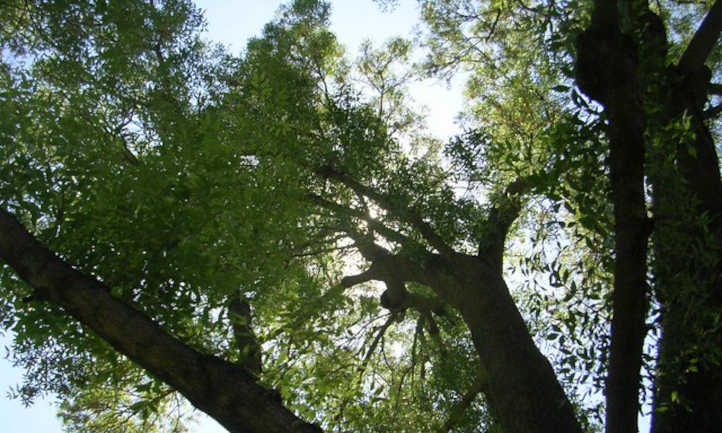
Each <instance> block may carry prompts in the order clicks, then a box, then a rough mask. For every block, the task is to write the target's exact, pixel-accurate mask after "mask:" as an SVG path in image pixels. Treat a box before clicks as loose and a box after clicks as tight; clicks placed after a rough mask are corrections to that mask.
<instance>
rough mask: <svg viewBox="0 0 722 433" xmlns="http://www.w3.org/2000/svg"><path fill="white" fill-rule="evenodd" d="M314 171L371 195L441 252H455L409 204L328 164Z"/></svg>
mask: <svg viewBox="0 0 722 433" xmlns="http://www.w3.org/2000/svg"><path fill="white" fill-rule="evenodd" d="M314 172H315V173H316V174H318V175H319V176H321V177H323V178H325V179H332V180H336V181H338V182H340V183H342V184H343V185H346V186H347V187H348V188H350V189H351V190H352V191H354V192H356V193H358V194H362V195H365V196H366V197H369V198H370V199H371V200H373V201H375V202H376V203H377V204H378V205H379V206H381V207H382V208H383V209H386V210H387V211H388V212H389V213H390V214H391V215H393V216H395V217H396V218H398V219H399V220H401V221H403V222H405V223H407V224H409V225H411V226H412V227H413V228H415V229H416V230H418V231H419V233H420V234H421V236H422V237H423V238H424V239H425V240H426V241H427V242H428V243H429V244H430V245H431V246H432V247H434V248H436V250H437V251H438V252H439V253H440V254H442V255H447V256H448V255H452V254H453V253H454V250H453V249H452V248H451V247H450V246H448V245H447V244H446V242H445V241H444V240H443V239H442V238H441V236H439V235H438V234H437V233H436V232H435V231H434V229H433V228H432V227H431V226H430V225H429V224H428V223H426V222H425V221H424V220H423V219H422V218H421V217H420V216H419V215H417V214H416V213H415V212H413V211H412V210H411V209H409V208H408V207H407V206H405V205H401V204H399V203H394V202H393V200H391V199H390V198H389V197H386V196H385V195H383V194H381V193H379V192H378V191H376V190H374V189H373V188H369V187H367V186H366V185H363V184H361V183H360V182H357V181H356V180H355V179H352V178H351V177H349V176H347V175H346V174H344V173H342V172H340V171H338V170H336V169H334V168H333V167H330V166H328V165H326V166H323V167H320V168H317V169H315V170H314Z"/></svg>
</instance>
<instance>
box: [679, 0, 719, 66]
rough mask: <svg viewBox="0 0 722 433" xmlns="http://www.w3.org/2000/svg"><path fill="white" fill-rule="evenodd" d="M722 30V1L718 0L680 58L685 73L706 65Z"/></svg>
mask: <svg viewBox="0 0 722 433" xmlns="http://www.w3.org/2000/svg"><path fill="white" fill-rule="evenodd" d="M720 31H722V2H720V1H719V0H718V1H716V2H715V3H714V4H713V5H712V8H711V9H710V10H709V12H707V16H705V17H704V20H702V24H700V26H699V28H698V29H697V31H696V32H695V34H694V36H693V37H692V40H691V41H690V42H689V45H687V49H686V50H685V51H684V53H683V54H682V58H680V60H679V64H678V67H679V69H680V70H681V71H683V72H685V73H689V72H693V71H696V70H697V69H699V68H701V67H702V66H704V62H705V61H706V60H707V56H709V53H710V51H712V48H713V47H714V45H715V44H716V43H717V39H718V38H719V34H720Z"/></svg>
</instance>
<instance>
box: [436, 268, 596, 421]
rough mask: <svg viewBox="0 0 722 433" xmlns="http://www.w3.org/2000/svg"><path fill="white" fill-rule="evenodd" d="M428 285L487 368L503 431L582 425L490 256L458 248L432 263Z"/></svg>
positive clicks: (487, 389) (492, 401)
mask: <svg viewBox="0 0 722 433" xmlns="http://www.w3.org/2000/svg"><path fill="white" fill-rule="evenodd" d="M430 268H431V269H433V270H434V271H435V273H436V278H437V280H436V281H432V282H431V284H430V286H431V287H432V288H433V289H434V290H435V291H436V293H438V294H439V295H440V296H441V297H442V298H444V299H445V300H447V302H449V303H450V304H451V305H453V306H455V307H456V308H457V309H458V310H459V311H460V312H461V315H462V317H463V318H464V321H465V322H466V323H467V325H468V326H469V330H470V331H471V335H472V339H473V342H474V347H475V348H476V351H477V352H478V354H479V357H480V360H481V364H482V367H483V368H484V369H485V371H486V372H487V374H488V383H487V384H486V385H485V386H484V389H485V392H486V396H487V399H488V400H489V402H490V404H491V407H492V408H493V411H494V414H495V416H496V417H497V418H498V421H499V423H500V424H501V426H502V428H503V430H504V432H505V433H527V432H549V433H551V432H554V433H572V432H574V433H580V432H581V431H582V429H581V427H580V425H579V422H578V421H577V419H576V416H575V414H574V409H573V407H572V405H571V403H570V402H569V399H568V397H567V396H566V394H565V393H564V390H563V389H562V387H561V385H560V384H559V381H558V380H557V378H556V375H555V374H554V370H553V368H552V366H551V364H550V363H549V361H548V360H547V359H546V358H545V357H544V355H542V353H541V352H540V351H539V349H538V348H537V347H536V345H535V344H534V341H533V340H532V338H531V335H530V333H529V330H528V328H527V326H526V324H525V323H524V320H523V318H522V316H521V314H520V313H519V310H518V309H517V307H516V304H515V303H514V300H513V298H512V297H511V294H510V293H509V288H508V287H507V285H506V283H505V282H504V279H503V277H502V275H501V273H500V272H499V267H498V266H496V263H493V261H489V260H485V259H484V258H480V257H474V256H467V255H463V254H456V255H454V256H452V257H451V258H450V259H443V258H437V259H436V260H434V261H433V265H431V266H430Z"/></svg>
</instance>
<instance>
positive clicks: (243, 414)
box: [0, 208, 321, 433]
mask: <svg viewBox="0 0 722 433" xmlns="http://www.w3.org/2000/svg"><path fill="white" fill-rule="evenodd" d="M0 258H2V259H3V260H4V261H5V262H6V263H7V264H8V265H10V267H12V268H13V269H14V270H15V271H16V272H17V274H18V275H19V276H20V277H21V278H22V279H23V280H25V281H26V282H27V283H28V284H30V286H32V287H33V289H34V290H35V292H36V293H37V295H38V296H39V297H40V298H41V299H44V300H46V301H49V302H52V303H54V304H56V305H59V306H61V307H62V308H63V309H65V311H67V312H68V314H70V315H71V316H72V317H74V318H75V319H77V320H78V321H79V322H80V323H82V324H83V325H85V326H86V327H87V328H89V329H91V330H92V331H94V332H95V333H96V334H98V335H99V336H100V337H101V338H103V339H104V340H105V341H107V342H108V343H109V344H110V345H111V346H113V347H114V348H115V349H116V350H117V351H118V352H120V353H122V354H124V355H126V356H127V357H128V358H129V359H131V360H132V361H134V362H135V363H137V364H138V365H140V366H141V367H142V368H144V369H145V370H146V371H148V373H149V374H151V375H153V376H155V377H157V378H159V379H160V380H162V381H163V382H165V383H167V384H168V385H169V386H171V387H173V388H174V389H176V390H178V391H179V392H180V393H181V394H183V395H184V396H185V397H186V398H187V399H188V400H189V401H190V402H191V403H192V404H193V405H194V406H195V407H197V408H198V409H200V410H202V411H204V412H206V413H207V414H208V415H210V416H211V417H213V418H214V419H215V420H217V421H218V422H219V423H220V424H221V425H223V426H224V427H225V428H227V429H228V430H229V431H230V432H234V433H250V432H254V433H270V432H274V433H320V432H321V429H320V428H319V427H317V426H315V425H313V424H309V423H306V422H304V421H303V420H301V419H300V418H298V417H297V416H296V415H294V414H293V413H292V412H291V411H289V410H288V409H287V408H286V407H284V406H283V404H282V403H281V400H280V398H279V397H278V396H277V393H274V392H273V391H270V390H268V389H266V388H264V387H262V386H260V385H258V384H257V383H256V380H255V378H254V377H253V376H252V375H251V374H249V373H248V372H247V371H246V370H245V369H244V368H243V367H241V366H239V365H235V364H232V363H229V362H226V361H224V360H222V359H220V358H217V357H214V356H210V355H206V354H203V353H200V352H198V351H197V350H195V349H193V348H192V347H190V346H188V345H186V344H184V343H183V342H181V341H180V340H178V339H176V338H175V337H173V336H171V335H170V334H168V333H167V332H166V331H164V330H163V329H162V328H161V327H160V326H158V325H157V324H156V323H154V322H153V321H152V320H151V319H150V318H149V317H148V316H146V315H145V314H143V313H141V312H140V311H138V310H135V309H134V308H133V307H131V306H130V305H128V304H126V303H125V302H123V301H121V300H119V299H117V298H115V297H113V296H112V295H111V294H110V291H109V290H108V288H107V287H106V286H105V285H103V283H101V282H100V281H98V280H97V279H95V278H93V277H91V276H88V275H85V274H82V273H80V272H78V271H76V270H75V269H73V267H72V266H71V265H69V264H68V263H67V262H65V261H63V260H61V259H60V258H58V256H56V255H55V254H54V253H52V252H51V251H50V250H49V249H48V248H47V247H45V246H44V245H43V244H41V243H40V242H39V241H37V240H36V239H35V238H34V237H33V236H32V235H31V234H30V233H28V231H27V230H26V229H25V228H24V227H23V226H22V225H21V224H20V223H19V222H18V221H17V219H15V217H14V216H12V215H11V214H10V213H8V212H7V211H5V210H4V209H1V208H0Z"/></svg>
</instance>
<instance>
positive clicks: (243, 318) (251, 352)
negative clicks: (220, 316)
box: [228, 293, 262, 375]
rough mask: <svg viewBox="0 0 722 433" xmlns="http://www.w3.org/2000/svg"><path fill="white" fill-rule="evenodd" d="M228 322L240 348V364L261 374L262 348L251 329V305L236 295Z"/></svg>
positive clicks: (229, 308) (229, 306)
mask: <svg viewBox="0 0 722 433" xmlns="http://www.w3.org/2000/svg"><path fill="white" fill-rule="evenodd" d="M228 320H229V321H230V322H231V327H232V328H233V339H234V340H235V341H236V346H237V347H238V360H239V364H240V365H241V366H243V367H244V368H246V369H247V370H248V371H250V372H251V373H253V374H256V375H258V374H260V373H261V367H262V362H261V346H260V345H259V344H258V341H257V340H256V336H255V334H254V332H253V328H251V305H250V304H249V303H248V301H247V300H246V299H245V298H244V297H243V296H242V295H241V294H240V293H236V294H235V295H234V296H233V297H232V298H231V300H230V301H229V302H228Z"/></svg>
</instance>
